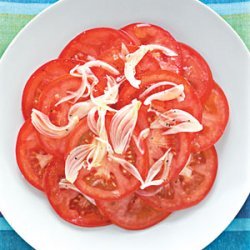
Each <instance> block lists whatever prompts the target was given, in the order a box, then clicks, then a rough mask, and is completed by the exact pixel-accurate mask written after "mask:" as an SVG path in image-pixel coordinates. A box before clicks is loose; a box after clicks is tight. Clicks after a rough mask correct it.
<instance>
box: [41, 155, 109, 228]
mask: <svg viewBox="0 0 250 250" xmlns="http://www.w3.org/2000/svg"><path fill="white" fill-rule="evenodd" d="M64 178H65V174H64V161H62V160H54V161H52V162H51V163H50V164H49V166H48V168H47V169H46V174H45V191H46V194H47V196H48V199H49V202H50V204H51V205H52V207H53V208H54V210H55V211H56V213H57V214H58V215H59V216H60V217H61V218H63V219H64V220H66V221H68V222H70V223H72V224H75V225H77V226H81V227H96V226H104V225H108V224H109V219H108V218H107V217H106V216H104V215H103V214H102V213H100V211H99V209H98V207H96V206H95V205H93V204H92V203H91V202H90V201H88V200H87V199H86V198H85V197H84V196H83V195H82V194H81V193H80V192H77V191H75V190H72V189H64V188H62V187H60V185H59V183H60V181H61V180H62V179H64Z"/></svg>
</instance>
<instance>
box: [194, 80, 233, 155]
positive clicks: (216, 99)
mask: <svg viewBox="0 0 250 250" xmlns="http://www.w3.org/2000/svg"><path fill="white" fill-rule="evenodd" d="M228 120H229V105H228V102H227V98H226V96H225V94H224V92H223V90H222V89H221V88H220V87H219V85H218V84H216V83H214V88H213V89H212V91H211V93H210V95H209V97H208V98H207V100H206V102H205V103H204V105H203V114H202V121H201V123H202V125H203V130H202V131H200V132H198V133H196V135H195V137H194V140H193V142H192V147H191V150H192V151H193V152H199V151H204V150H206V149H208V148H210V147H211V146H212V145H214V144H215V143H216V142H217V141H218V140H219V139H220V138H221V136H222V135H223V133H224V131H225V128H226V126H227V123H228Z"/></svg>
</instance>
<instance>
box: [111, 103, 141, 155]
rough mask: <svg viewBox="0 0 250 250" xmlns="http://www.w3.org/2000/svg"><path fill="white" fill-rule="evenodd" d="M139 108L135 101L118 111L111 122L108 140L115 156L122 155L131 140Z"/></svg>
mask: <svg viewBox="0 0 250 250" xmlns="http://www.w3.org/2000/svg"><path fill="white" fill-rule="evenodd" d="M140 106H141V102H140V101H138V100H136V99H135V100H133V101H132V103H131V104H128V105H126V106H124V107H123V108H122V109H120V110H119V111H118V112H117V113H116V114H115V115H114V116H113V118H112V120H111V124H110V139H111V142H112V145H113V149H114V151H115V152H116V153H117V154H122V153H123V152H124V151H125V150H126V148H127V145H128V144H129V142H130V140H131V137H132V134H133V131H134V128H135V125H136V122H137V118H138V110H139V108H140Z"/></svg>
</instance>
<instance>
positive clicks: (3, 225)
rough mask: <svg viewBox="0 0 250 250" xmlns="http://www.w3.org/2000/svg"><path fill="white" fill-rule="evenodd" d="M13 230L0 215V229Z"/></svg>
mask: <svg viewBox="0 0 250 250" xmlns="http://www.w3.org/2000/svg"><path fill="white" fill-rule="evenodd" d="M11 230H13V229H12V228H11V226H10V225H9V224H8V222H7V221H6V220H5V219H4V218H3V217H1V218H0V231H11Z"/></svg>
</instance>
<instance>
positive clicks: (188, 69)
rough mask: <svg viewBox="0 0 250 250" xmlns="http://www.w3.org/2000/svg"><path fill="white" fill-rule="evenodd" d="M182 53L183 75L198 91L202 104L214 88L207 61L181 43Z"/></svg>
mask: <svg viewBox="0 0 250 250" xmlns="http://www.w3.org/2000/svg"><path fill="white" fill-rule="evenodd" d="M179 44H180V48H181V53H182V63H183V75H184V77H185V78H186V79H187V80H188V81H189V82H190V83H191V85H192V86H193V87H194V89H195V90H196V93H197V95H198V97H199V98H200V99H201V101H202V102H204V101H206V99H207V97H208V96H209V94H210V92H211V89H212V88H213V86H214V84H213V76H212V72H211V70H210V67H209V65H208V63H207V62H206V60H205V59H204V58H203V57H202V56H201V55H200V54H199V53H198V52H197V51H196V50H194V49H193V48H191V47H190V46H188V45H186V44H183V43H179Z"/></svg>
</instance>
